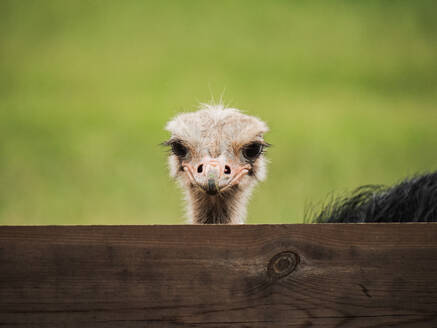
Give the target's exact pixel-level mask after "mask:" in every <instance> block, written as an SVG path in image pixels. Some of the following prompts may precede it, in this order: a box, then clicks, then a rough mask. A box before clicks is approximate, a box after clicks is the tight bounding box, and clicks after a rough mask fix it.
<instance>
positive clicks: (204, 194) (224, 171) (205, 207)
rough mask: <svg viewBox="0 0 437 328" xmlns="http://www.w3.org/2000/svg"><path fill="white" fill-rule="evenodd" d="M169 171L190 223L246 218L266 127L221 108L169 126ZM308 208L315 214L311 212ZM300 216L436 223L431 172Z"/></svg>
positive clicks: (436, 181)
mask: <svg viewBox="0 0 437 328" xmlns="http://www.w3.org/2000/svg"><path fill="white" fill-rule="evenodd" d="M166 129H167V130H168V131H169V132H170V133H171V138H170V139H169V140H168V141H166V142H165V143H164V144H165V145H167V146H170V149H171V152H170V156H169V167H170V175H171V176H172V177H173V178H175V179H176V180H177V181H178V182H179V184H180V186H181V187H182V189H183V190H184V192H185V198H186V200H187V203H188V206H187V212H188V216H189V218H190V220H191V222H192V223H196V224H208V223H224V224H232V223H233V224H239V223H244V221H245V218H246V206H247V202H248V200H249V197H250V195H251V193H252V190H253V187H254V186H255V185H256V184H257V183H258V181H262V180H264V179H265V177H266V159H265V157H264V153H265V150H266V149H267V147H268V146H269V144H268V143H267V142H265V141H264V134H265V133H266V132H267V131H268V127H267V125H266V124H265V123H264V122H263V121H261V120H260V119H258V118H256V117H253V116H248V115H245V114H243V113H241V112H240V111H239V110H237V109H234V108H225V107H224V106H223V105H207V104H203V105H202V106H201V108H200V110H198V111H196V112H192V113H184V114H180V115H178V116H176V117H175V118H174V119H172V120H171V121H170V122H168V123H167V126H166ZM310 213H314V211H310ZM306 221H307V222H308V221H310V222H314V223H369V222H437V172H434V173H427V174H422V175H417V176H414V177H412V178H407V179H405V180H403V181H401V182H400V183H399V184H396V185H394V186H391V187H383V186H362V187H359V188H357V189H356V190H355V192H353V193H352V194H351V195H349V196H346V197H343V198H337V199H334V200H332V201H331V202H328V204H327V205H325V206H324V207H322V208H321V209H320V210H319V211H318V213H316V214H315V215H313V217H308V215H307V216H306Z"/></svg>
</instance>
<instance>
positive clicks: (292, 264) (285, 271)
mask: <svg viewBox="0 0 437 328" xmlns="http://www.w3.org/2000/svg"><path fill="white" fill-rule="evenodd" d="M298 263H299V256H298V255H297V254H295V253H293V252H290V251H285V252H281V253H279V254H276V255H275V256H273V257H272V259H271V260H270V262H269V266H268V269H267V271H268V273H269V275H270V276H271V277H273V278H282V277H285V276H287V275H289V274H290V273H292V272H293V271H294V269H296V266H297V264H298Z"/></svg>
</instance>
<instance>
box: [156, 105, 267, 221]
mask: <svg viewBox="0 0 437 328" xmlns="http://www.w3.org/2000/svg"><path fill="white" fill-rule="evenodd" d="M166 130H167V131H169V132H170V133H171V137H170V139H169V140H168V141H166V142H165V143H164V144H165V145H167V146H170V155H169V159H168V162H169V168H170V176H171V177H173V178H175V179H176V180H177V181H178V183H179V185H180V186H181V187H182V189H183V191H184V193H185V199H186V201H187V214H188V216H189V219H190V221H191V223H194V224H211V223H213V224H219V223H222V224H241V223H244V221H245V218H246V206H247V202H248V200H249V197H250V195H251V193H252V190H253V188H254V187H255V185H256V184H257V183H258V181H262V180H264V179H265V177H266V159H265V157H264V153H265V150H266V149H267V147H268V146H269V144H268V143H267V142H266V141H264V137H263V136H264V134H265V133H266V132H267V131H268V127H267V125H266V123H264V122H263V121H261V120H260V119H258V118H256V117H253V116H249V115H245V114H243V113H241V112H240V111H239V110H238V109H235V108H226V107H225V106H224V105H222V104H219V105H208V104H202V105H201V107H200V109H199V110H198V111H196V112H191V113H183V114H179V115H177V116H176V117H175V118H173V119H172V120H171V121H169V122H168V123H167V125H166Z"/></svg>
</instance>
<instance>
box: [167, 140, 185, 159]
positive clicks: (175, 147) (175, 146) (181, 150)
mask: <svg viewBox="0 0 437 328" xmlns="http://www.w3.org/2000/svg"><path fill="white" fill-rule="evenodd" d="M171 150H172V152H173V154H175V155H176V156H178V157H185V156H186V155H187V153H188V149H187V147H185V146H184V145H183V144H182V143H180V142H173V143H172V144H171Z"/></svg>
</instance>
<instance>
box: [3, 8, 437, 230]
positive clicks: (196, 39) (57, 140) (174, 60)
mask: <svg viewBox="0 0 437 328" xmlns="http://www.w3.org/2000/svg"><path fill="white" fill-rule="evenodd" d="M436 9H437V5H435V2H433V1H415V2H413V1H353V2H346V1H330V2H323V1H315V2H310V3H307V2H300V1H271V2H257V3H254V2H250V1H238V2H236V1H223V2H220V3H214V2H206V1H204V2H203V1H190V2H182V1H162V2H155V1H153V2H152V1H124V2H119V1H35V2H33V1H26V2H24V1H23V2H20V1H8V0H3V1H1V2H0V224H160V223H163V224H170V223H174V224H176V223H183V222H184V218H183V203H182V201H181V199H182V197H181V194H180V191H179V190H178V189H177V187H176V186H175V184H174V183H173V182H172V181H170V179H169V178H168V175H167V168H166V153H165V151H164V150H163V149H162V148H160V147H159V146H158V144H159V143H160V142H161V141H163V140H165V139H166V138H167V134H166V133H165V131H163V126H164V125H165V122H166V121H167V120H168V119H169V118H171V117H172V116H173V115H175V114H176V113H177V112H179V111H182V110H192V109H195V107H196V105H197V103H198V102H207V101H209V100H210V99H211V96H212V95H213V96H215V97H216V98H218V97H219V96H220V94H221V93H222V92H223V91H225V92H224V99H225V100H226V101H227V102H228V103H230V104H231V105H232V106H235V107H238V108H242V109H244V110H245V111H246V112H247V113H249V114H253V115H257V116H259V117H261V118H262V119H264V120H265V121H267V122H268V124H269V125H270V127H271V133H269V135H268V136H267V139H268V141H269V142H271V143H272V144H273V145H274V147H273V148H272V149H271V150H270V152H269V154H268V156H269V158H270V160H271V164H270V167H269V169H270V172H269V177H268V180H267V181H266V182H265V183H263V184H262V185H260V186H259V187H258V188H257V190H256V193H255V195H254V198H253V200H252V201H251V203H250V208H249V220H248V222H249V223H290V222H300V221H301V220H302V217H303V212H304V206H305V204H307V203H308V202H317V201H318V200H323V199H324V198H325V197H326V195H327V194H328V193H329V192H331V191H334V190H336V191H340V192H341V191H345V190H350V189H351V188H354V187H355V186H358V185H361V184H369V183H386V184H390V183H394V182H396V181H397V180H399V179H400V178H402V177H404V176H405V175H408V174H413V173H415V172H421V171H425V170H435V169H437V128H436V127H437V20H435V17H434V16H435V13H436V12H437V10H436Z"/></svg>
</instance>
